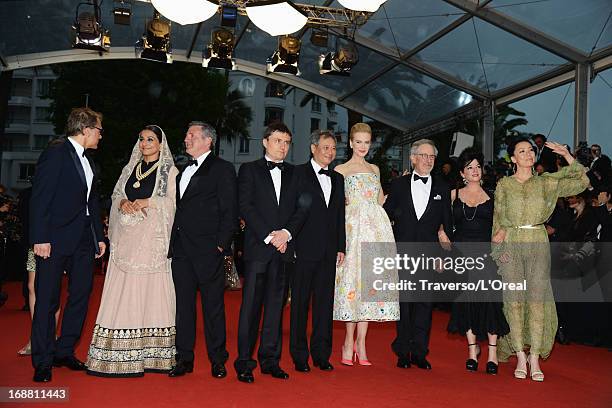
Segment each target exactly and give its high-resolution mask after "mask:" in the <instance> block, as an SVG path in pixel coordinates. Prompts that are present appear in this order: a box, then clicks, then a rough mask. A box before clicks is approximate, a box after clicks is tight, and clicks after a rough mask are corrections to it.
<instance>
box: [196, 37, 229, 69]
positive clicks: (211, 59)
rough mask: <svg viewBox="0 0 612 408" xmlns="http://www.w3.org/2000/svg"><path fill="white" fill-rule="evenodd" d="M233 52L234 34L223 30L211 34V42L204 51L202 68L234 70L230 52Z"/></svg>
mask: <svg viewBox="0 0 612 408" xmlns="http://www.w3.org/2000/svg"><path fill="white" fill-rule="evenodd" d="M233 50H234V34H233V33H232V32H231V31H230V30H227V29H225V28H220V29H217V30H214V31H213V32H212V33H211V42H210V44H209V45H208V47H206V49H205V50H204V58H203V59H202V66H203V67H206V68H219V69H227V70H230V71H231V70H232V69H234V65H235V64H234V61H233V60H232V51H233Z"/></svg>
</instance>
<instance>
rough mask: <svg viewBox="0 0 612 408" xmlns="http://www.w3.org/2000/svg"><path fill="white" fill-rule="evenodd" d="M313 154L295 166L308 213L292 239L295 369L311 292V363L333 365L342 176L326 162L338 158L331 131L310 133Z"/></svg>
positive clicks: (301, 363)
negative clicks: (293, 248) (293, 249)
mask: <svg viewBox="0 0 612 408" xmlns="http://www.w3.org/2000/svg"><path fill="white" fill-rule="evenodd" d="M310 151H311V153H312V159H311V160H310V161H309V162H307V163H304V164H302V165H300V166H298V167H297V168H296V173H297V174H298V180H299V182H298V184H297V190H298V196H299V199H298V202H299V204H300V205H301V206H303V207H305V208H306V214H307V216H306V219H305V221H304V224H303V227H302V229H301V230H300V232H299V233H298V236H297V237H296V239H295V241H296V242H295V252H296V264H295V270H294V273H293V275H292V277H291V330H290V333H291V338H290V343H289V348H290V351H291V357H293V362H294V364H295V369H296V370H297V371H301V372H308V371H310V367H309V366H308V354H309V353H308V337H307V335H306V326H307V323H308V306H309V304H310V298H311V296H312V335H311V338H310V353H311V354H312V361H313V364H314V365H315V367H319V368H320V369H321V370H323V371H331V370H333V369H334V368H333V366H332V365H331V364H330V363H329V357H330V356H331V352H332V327H333V309H334V286H335V280H336V265H341V264H342V262H344V253H345V248H346V234H345V229H344V178H343V177H342V175H341V174H340V173H338V172H336V171H333V170H330V169H329V167H328V166H329V165H330V163H331V162H332V161H334V159H335V158H336V138H335V137H334V135H333V134H332V133H330V132H329V131H318V130H317V131H315V132H314V133H313V134H312V136H311V141H310Z"/></svg>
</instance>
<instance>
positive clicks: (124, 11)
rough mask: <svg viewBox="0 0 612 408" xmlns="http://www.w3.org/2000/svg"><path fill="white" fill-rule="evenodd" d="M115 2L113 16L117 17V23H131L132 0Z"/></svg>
mask: <svg viewBox="0 0 612 408" xmlns="http://www.w3.org/2000/svg"><path fill="white" fill-rule="evenodd" d="M114 3H115V4H114V6H113V16H114V17H115V24H120V25H130V17H131V16H132V2H131V1H130V0H125V1H124V0H119V1H115V2H114Z"/></svg>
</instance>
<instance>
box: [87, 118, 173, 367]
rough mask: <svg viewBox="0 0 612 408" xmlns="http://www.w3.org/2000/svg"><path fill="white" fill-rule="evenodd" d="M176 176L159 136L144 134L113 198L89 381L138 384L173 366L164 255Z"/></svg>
mask: <svg viewBox="0 0 612 408" xmlns="http://www.w3.org/2000/svg"><path fill="white" fill-rule="evenodd" d="M177 173H178V170H177V169H176V167H175V166H174V161H173V159H172V154H171V153H170V149H169V147H168V142H167V140H166V135H165V134H164V132H163V130H162V129H161V128H160V127H159V126H156V125H150V126H146V127H145V128H144V129H143V130H142V131H141V132H140V134H139V135H138V142H137V143H136V145H135V146H134V149H133V150H132V156H131V158H130V162H129V163H128V164H127V166H125V167H124V168H123V171H122V172H121V176H120V177H119V181H117V184H116V185H115V189H114V192H113V197H112V199H113V202H112V207H111V211H110V225H109V239H110V259H109V263H108V271H107V273H106V278H105V282H104V290H103V292H102V301H101V304H100V310H99V311H98V317H97V319H96V326H95V328H94V332H93V338H92V341H91V345H90V347H89V353H88V356H87V373H88V374H92V375H97V376H109V377H137V376H142V375H144V373H145V371H147V372H149V371H153V372H167V371H168V370H170V369H171V368H172V365H173V364H174V355H175V354H176V349H175V345H174V338H175V333H176V329H175V308H176V307H175V294H174V285H173V283H172V274H171V269H170V260H169V259H167V253H168V242H169V238H170V230H171V228H172V222H173V218H174V210H175V204H176V203H175V201H176V175H177Z"/></svg>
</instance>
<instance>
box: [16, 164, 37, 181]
mask: <svg viewBox="0 0 612 408" xmlns="http://www.w3.org/2000/svg"><path fill="white" fill-rule="evenodd" d="M35 167H36V165H35V164H34V163H19V180H21V181H28V180H29V179H30V178H31V177H34V169H35Z"/></svg>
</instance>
